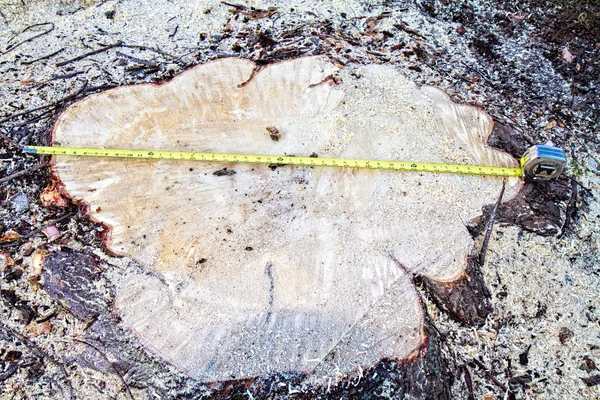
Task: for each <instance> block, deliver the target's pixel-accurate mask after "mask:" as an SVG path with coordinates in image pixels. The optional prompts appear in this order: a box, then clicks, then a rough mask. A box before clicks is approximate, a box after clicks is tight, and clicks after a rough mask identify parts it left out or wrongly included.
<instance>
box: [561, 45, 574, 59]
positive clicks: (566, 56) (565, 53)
mask: <svg viewBox="0 0 600 400" xmlns="http://www.w3.org/2000/svg"><path fill="white" fill-rule="evenodd" d="M562 56H563V58H564V59H565V61H566V62H568V63H572V62H573V60H575V56H574V55H573V54H571V52H570V51H569V49H568V48H567V47H565V48H564V49H563V51H562Z"/></svg>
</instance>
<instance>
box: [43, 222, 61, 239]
mask: <svg viewBox="0 0 600 400" xmlns="http://www.w3.org/2000/svg"><path fill="white" fill-rule="evenodd" d="M42 233H43V234H44V235H46V237H47V238H48V240H51V241H52V240H54V239H58V238H59V237H60V231H59V230H58V229H57V228H56V227H55V226H54V225H49V226H47V227H45V228H44V229H42Z"/></svg>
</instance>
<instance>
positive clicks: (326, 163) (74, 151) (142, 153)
mask: <svg viewBox="0 0 600 400" xmlns="http://www.w3.org/2000/svg"><path fill="white" fill-rule="evenodd" d="M23 151H24V152H26V153H35V154H49V155H56V156H83V157H118V158H137V159H162V160H192V161H209V162H227V163H257V164H282V165H305V166H310V167H341V168H364V169H385V170H393V171H414V172H432V173H450V174H466V175H491V176H504V177H519V178H521V177H522V176H523V171H522V170H521V168H507V167H491V166H483V165H458V164H435V163H421V162H410V161H384V160H355V159H348V158H317V157H314V158H313V157H296V156H277V155H274V156H273V155H262V154H261V155H258V154H227V153H201V152H191V151H165V150H130V149H101V148H76V147H50V146H27V147H25V148H24V149H23Z"/></svg>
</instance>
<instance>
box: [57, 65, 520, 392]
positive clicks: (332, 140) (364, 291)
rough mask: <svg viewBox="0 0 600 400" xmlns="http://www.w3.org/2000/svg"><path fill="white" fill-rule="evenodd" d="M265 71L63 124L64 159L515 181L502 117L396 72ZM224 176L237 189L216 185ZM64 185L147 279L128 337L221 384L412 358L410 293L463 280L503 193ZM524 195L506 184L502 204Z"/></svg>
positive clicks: (94, 181)
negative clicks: (247, 157)
mask: <svg viewBox="0 0 600 400" xmlns="http://www.w3.org/2000/svg"><path fill="white" fill-rule="evenodd" d="M255 68H256V66H255V64H254V63H252V62H251V61H248V60H243V59H234V58H228V59H222V60H217V61H213V62H209V63H207V64H204V65H200V66H198V67H195V68H193V69H191V70H189V71H187V72H185V73H183V74H182V75H180V76H178V77H176V78H174V79H173V80H172V81H170V82H168V83H165V84H162V85H159V86H157V85H152V84H144V85H136V86H128V87H121V88H117V89H113V90H109V91H106V92H103V93H100V94H97V95H93V96H90V97H88V98H86V99H84V100H82V101H80V102H78V103H76V104H75V105H73V106H71V107H69V108H68V109H67V110H66V111H65V112H64V113H63V114H62V115H61V116H60V118H59V120H58V121H57V124H56V125H55V129H54V136H53V144H54V145H62V146H70V147H105V148H130V149H163V150H180V151H200V152H218V153H251V154H269V155H282V154H287V155H298V156H300V155H302V156H308V155H311V154H312V153H317V154H318V155H319V156H321V157H344V158H360V159H380V160H411V161H421V162H441V163H461V164H483V165H496V166H511V167H514V166H517V162H516V160H514V159H513V158H512V157H511V156H509V155H507V154H505V153H502V152H499V151H496V150H493V149H490V148H488V147H487V146H486V145H485V141H486V140H487V137H488V135H489V133H490V132H491V128H492V122H491V119H490V117H489V116H487V115H486V114H485V113H483V112H482V111H480V110H478V109H476V108H474V107H470V106H463V105H457V104H454V103H452V102H451V101H450V100H449V98H448V97H447V96H446V95H445V94H444V93H443V92H441V91H439V90H437V89H434V88H430V87H422V88H418V87H417V86H416V85H414V84H413V83H411V82H409V81H408V80H407V79H406V78H405V77H404V76H403V75H402V74H401V73H400V72H398V71H397V70H395V69H394V68H393V67H390V66H365V67H360V68H357V69H352V70H350V69H344V70H341V71H338V70H337V68H336V67H335V66H334V65H333V64H331V63H330V62H329V61H328V60H327V59H325V58H320V57H311V58H301V59H296V60H292V61H286V62H281V63H277V64H272V65H269V66H267V67H265V68H263V69H261V70H260V71H258V72H256V71H255ZM332 74H337V75H338V76H339V77H340V78H341V83H340V84H338V85H334V84H333V83H334V81H333V80H332V79H331V75H332ZM273 128H275V129H276V130H277V131H278V133H279V135H280V136H279V137H278V139H279V140H277V141H275V140H273V139H272V138H271V137H270V136H271V134H272V132H273ZM223 168H227V170H228V171H235V174H233V173H231V174H214V172H215V171H218V170H223ZM54 172H55V174H56V175H57V177H58V178H59V179H60V180H61V181H62V183H63V184H64V189H65V191H66V192H67V193H68V194H69V196H71V197H72V198H73V199H75V200H77V201H81V202H84V203H86V204H87V205H88V206H89V208H88V210H89V216H90V217H91V218H92V219H93V220H95V221H98V222H101V223H103V224H105V225H106V226H107V228H108V229H109V234H108V235H107V241H106V247H107V249H109V250H110V251H112V252H114V253H116V254H118V255H122V256H126V257H130V258H133V259H135V260H137V261H138V262H139V263H140V264H142V265H143V267H144V268H145V271H146V272H145V273H138V272H135V271H131V272H129V273H127V274H126V275H125V276H121V277H120V278H119V279H118V282H117V284H118V293H117V303H116V304H117V307H118V309H119V311H120V312H121V314H122V317H123V322H124V324H126V325H127V326H129V327H130V328H131V329H132V330H133V331H134V332H135V333H136V334H137V335H138V336H139V338H140V340H141V341H142V342H143V343H144V345H145V346H146V347H147V348H149V349H150V350H151V351H152V352H154V353H155V354H157V355H159V356H160V357H162V358H163V359H164V360H166V361H168V362H169V363H171V364H173V365H174V366H176V367H177V368H179V369H180V370H182V371H183V372H184V373H186V374H188V375H190V376H193V377H195V378H198V379H201V380H205V381H215V380H227V379H232V378H243V377H251V376H256V375H261V374H268V373H276V372H285V371H299V372H312V373H314V374H315V376H318V377H325V376H334V375H336V374H347V373H351V372H352V371H353V370H354V369H355V368H356V367H357V366H365V365H372V364H373V363H375V362H376V361H378V360H380V359H382V358H386V357H387V358H403V357H407V356H408V355H410V354H411V353H412V352H414V351H415V349H417V348H418V347H419V345H420V344H421V342H422V339H423V334H422V332H421V331H422V324H423V315H422V310H421V307H420V303H419V299H418V295H417V293H416V291H415V288H414V287H413V285H412V280H411V277H412V275H413V274H414V273H418V274H420V275H424V276H427V277H429V278H431V279H435V280H443V281H451V280H454V279H457V278H458V277H460V276H461V275H462V274H463V273H464V270H465V267H466V261H467V256H468V255H469V254H470V253H471V252H472V250H473V240H472V238H471V237H470V235H469V233H468V231H467V229H466V227H465V223H466V222H468V221H469V220H471V219H472V218H474V217H476V216H477V215H479V214H480V213H481V208H482V206H484V205H486V204H490V203H493V202H494V201H495V199H496V197H497V195H498V193H499V191H500V188H501V186H502V179H501V178H491V177H480V176H457V175H434V174H425V173H424V174H419V173H402V172H389V171H380V170H379V171H372V170H354V169H335V168H307V167H295V166H272V168H269V167H268V166H267V165H248V164H230V165H226V164H208V163H194V162H183V161H169V160H123V159H90V158H66V157H55V159H54ZM519 188H520V182H519V181H518V180H516V179H511V180H509V185H508V186H507V192H506V194H505V198H506V199H510V198H511V197H513V196H514V195H515V194H516V193H517V191H518V190H519Z"/></svg>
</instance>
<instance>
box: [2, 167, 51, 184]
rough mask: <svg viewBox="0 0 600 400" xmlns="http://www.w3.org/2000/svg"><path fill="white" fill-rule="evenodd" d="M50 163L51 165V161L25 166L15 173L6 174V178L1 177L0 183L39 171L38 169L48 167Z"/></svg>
mask: <svg viewBox="0 0 600 400" xmlns="http://www.w3.org/2000/svg"><path fill="white" fill-rule="evenodd" d="M48 165H50V164H49V163H41V164H35V165H32V166H31V167H29V168H25V169H24V170H22V171H19V172H15V173H14V174H12V175H8V176H5V177H4V178H0V185H2V184H4V183H6V182H9V181H12V180H13V179H15V178H18V177H20V176H23V175H27V174H29V173H31V172H34V171H37V170H38V169H41V168H44V167H47V166H48Z"/></svg>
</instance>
